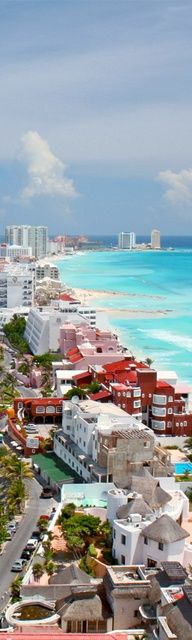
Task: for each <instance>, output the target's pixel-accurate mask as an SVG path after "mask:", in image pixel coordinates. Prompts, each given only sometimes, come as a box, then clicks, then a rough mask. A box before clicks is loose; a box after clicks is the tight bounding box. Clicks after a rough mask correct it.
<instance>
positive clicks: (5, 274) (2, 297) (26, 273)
mask: <svg viewBox="0 0 192 640" xmlns="http://www.w3.org/2000/svg"><path fill="white" fill-rule="evenodd" d="M33 301H34V274H33V272H31V271H30V270H29V269H28V266H27V265H22V267H21V265H12V264H11V265H8V266H6V267H4V270H3V271H1V272H0V307H3V308H12V307H20V306H27V307H28V306H31V305H32V304H33Z"/></svg>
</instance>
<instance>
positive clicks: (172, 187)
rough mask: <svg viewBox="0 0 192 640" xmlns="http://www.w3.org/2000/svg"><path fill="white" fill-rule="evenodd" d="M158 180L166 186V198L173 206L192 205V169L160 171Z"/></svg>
mask: <svg viewBox="0 0 192 640" xmlns="http://www.w3.org/2000/svg"><path fill="white" fill-rule="evenodd" d="M157 179H158V180H159V181H160V182H162V184H164V185H165V188H166V191H165V196H166V198H167V199H168V200H169V201H170V202H171V203H172V204H179V203H182V202H183V203H184V204H191V203H192V169H182V171H180V172H179V173H175V172H174V171H171V170H170V169H168V170H167V171H160V173H159V175H158V178H157Z"/></svg>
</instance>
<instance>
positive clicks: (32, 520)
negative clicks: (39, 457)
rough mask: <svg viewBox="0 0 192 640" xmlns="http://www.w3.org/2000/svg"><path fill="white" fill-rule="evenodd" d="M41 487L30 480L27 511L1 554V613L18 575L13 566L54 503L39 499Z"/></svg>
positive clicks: (51, 500)
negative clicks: (38, 521)
mask: <svg viewBox="0 0 192 640" xmlns="http://www.w3.org/2000/svg"><path fill="white" fill-rule="evenodd" d="M41 489H42V488H41V486H40V485H39V484H38V482H37V481H36V480H35V479H34V480H28V493H29V501H28V506H27V510H26V513H25V515H24V518H23V519H22V521H21V523H20V525H19V527H18V529H17V532H16V533H15V535H14V536H13V539H12V540H11V542H8V543H7V547H6V549H5V551H4V553H3V554H2V555H1V556H0V613H1V612H2V610H3V609H4V607H5V604H6V603H7V601H8V599H9V593H8V589H9V586H10V584H11V582H12V581H13V580H14V578H15V577H16V575H17V574H15V573H11V567H12V565H13V563H14V561H15V560H17V559H18V558H19V557H20V554H21V553H22V550H23V548H24V547H25V545H26V543H27V541H28V539H29V538H30V535H31V533H32V531H34V529H35V527H36V522H37V520H38V518H39V516H40V515H41V514H43V513H49V512H50V511H51V508H52V506H53V504H54V501H53V499H52V498H50V499H39V495H40V493H41Z"/></svg>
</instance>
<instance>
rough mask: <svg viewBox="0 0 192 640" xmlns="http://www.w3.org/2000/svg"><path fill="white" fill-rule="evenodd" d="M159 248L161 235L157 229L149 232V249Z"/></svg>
mask: <svg viewBox="0 0 192 640" xmlns="http://www.w3.org/2000/svg"><path fill="white" fill-rule="evenodd" d="M160 248H161V234H160V231H159V230H158V229H153V230H152V231H151V249H160Z"/></svg>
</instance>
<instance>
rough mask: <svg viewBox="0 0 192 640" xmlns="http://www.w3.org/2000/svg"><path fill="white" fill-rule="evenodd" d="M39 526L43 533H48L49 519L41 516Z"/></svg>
mask: <svg viewBox="0 0 192 640" xmlns="http://www.w3.org/2000/svg"><path fill="white" fill-rule="evenodd" d="M37 526H38V527H39V530H40V531H41V533H46V531H47V529H48V526H49V520H46V519H45V518H41V517H40V518H39V520H38V522H37Z"/></svg>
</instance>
